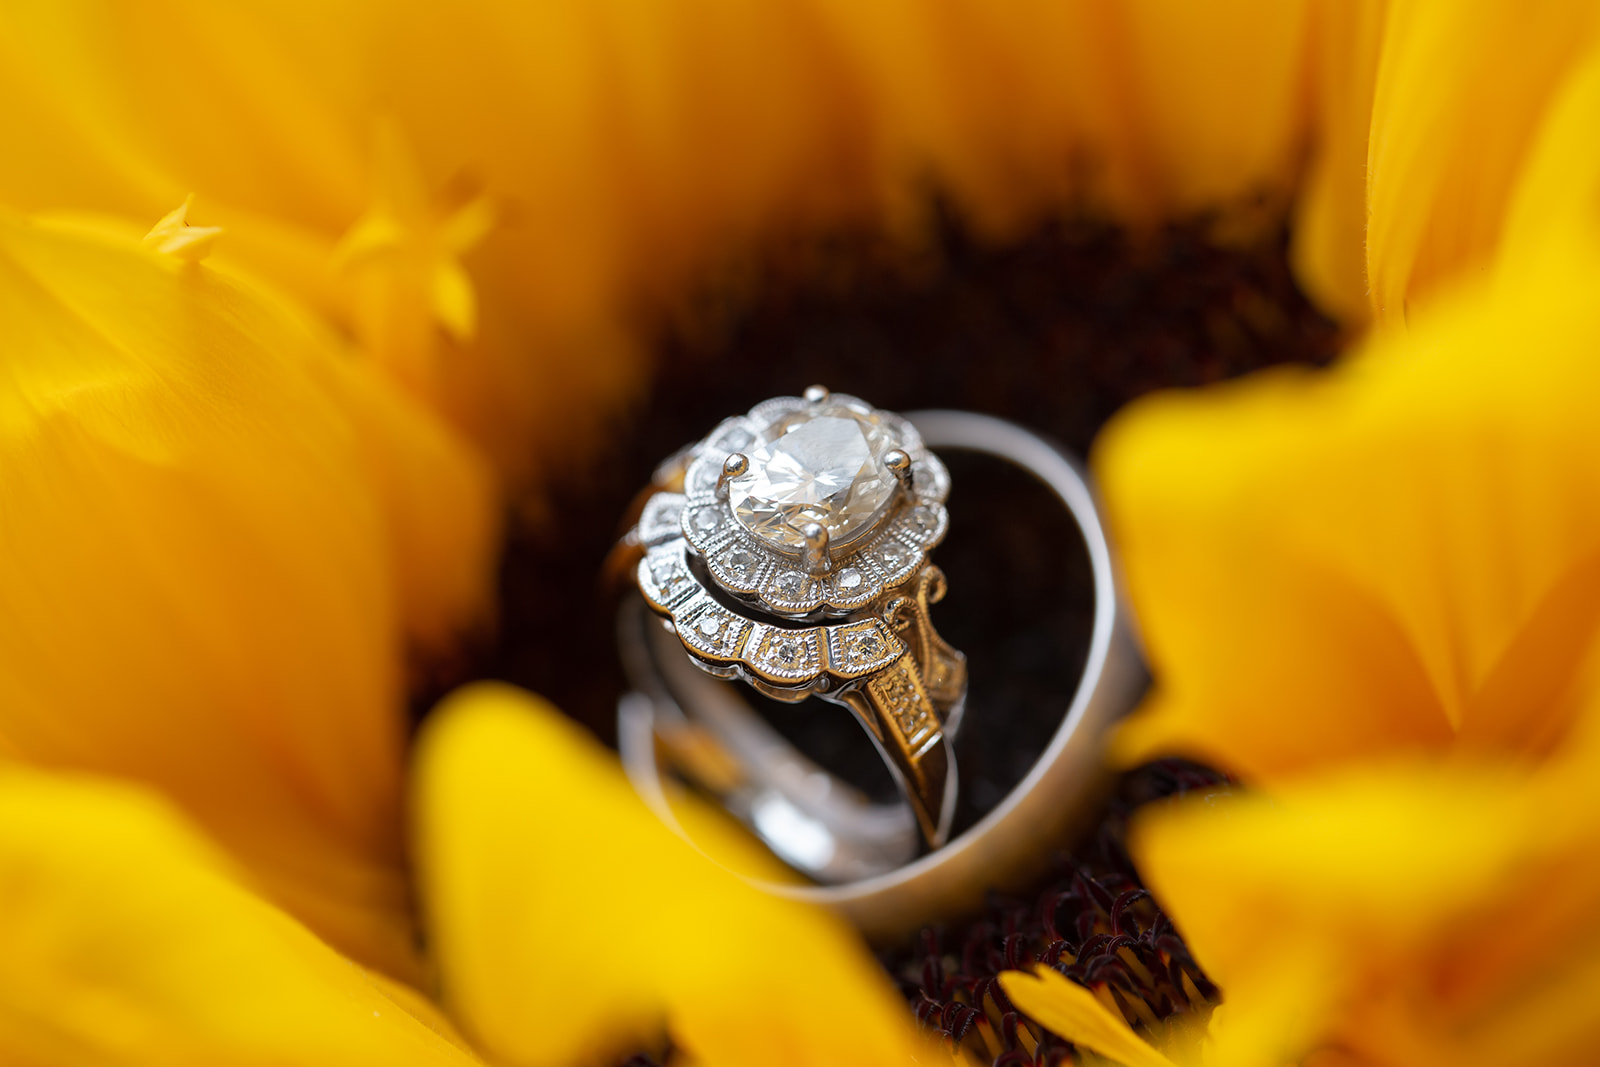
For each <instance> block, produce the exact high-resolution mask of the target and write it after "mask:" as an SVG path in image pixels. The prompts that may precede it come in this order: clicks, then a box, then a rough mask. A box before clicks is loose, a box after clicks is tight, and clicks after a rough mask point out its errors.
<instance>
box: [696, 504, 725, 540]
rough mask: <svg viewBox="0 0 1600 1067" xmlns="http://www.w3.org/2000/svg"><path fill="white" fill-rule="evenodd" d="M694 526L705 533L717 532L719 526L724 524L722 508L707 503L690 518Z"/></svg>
mask: <svg viewBox="0 0 1600 1067" xmlns="http://www.w3.org/2000/svg"><path fill="white" fill-rule="evenodd" d="M690 521H691V522H693V523H694V528H695V529H696V530H698V531H700V532H701V533H703V534H713V533H716V532H717V527H719V526H721V525H722V509H721V508H718V507H712V506H710V505H707V506H706V507H703V508H700V509H698V510H696V511H695V513H694V515H693V516H692V517H691V519H690Z"/></svg>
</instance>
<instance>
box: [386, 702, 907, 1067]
mask: <svg viewBox="0 0 1600 1067" xmlns="http://www.w3.org/2000/svg"><path fill="white" fill-rule="evenodd" d="M419 744H420V749H419V752H418V757H417V760H418V771H417V775H418V777H417V787H416V796H415V810H416V812H417V818H418V832H417V842H416V854H417V857H418V864H419V876H420V879H421V885H422V889H423V896H424V904H425V911H426V915H427V919H428V924H429V936H430V941H431V943H432V944H433V946H434V947H435V949H436V952H437V959H438V964H439V970H440V977H441V982H442V984H443V988H444V995H445V999H446V1003H447V1004H448V1005H449V1006H450V1007H451V1008H452V1010H453V1013H454V1014H455V1016H456V1017H457V1018H458V1019H460V1020H461V1023H462V1025H463V1027H464V1028H465V1029H466V1030H467V1032H468V1033H469V1034H470V1035H471V1036H472V1037H473V1038H474V1039H475V1040H476V1042H477V1043H478V1044H479V1045H480V1047H482V1048H483V1049H484V1050H485V1051H486V1052H487V1053H489V1054H490V1055H492V1056H493V1057H495V1058H497V1059H499V1060H501V1061H503V1062H506V1063H511V1064H562V1063H573V1062H598V1061H601V1060H603V1059H605V1058H606V1057H620V1056H623V1055H626V1054H627V1053H628V1052H630V1051H635V1050H637V1049H638V1048H640V1047H644V1046H647V1045H650V1044H652V1043H654V1042H655V1041H657V1040H659V1037H660V1035H661V1034H662V1033H663V1032H670V1034H671V1035H672V1038H673V1041H674V1043H675V1045H676V1046H677V1047H678V1048H680V1049H682V1050H683V1051H684V1052H685V1053H687V1054H688V1055H689V1056H690V1057H691V1059H692V1060H693V1061H694V1062H697V1063H703V1064H706V1065H708V1067H719V1065H732V1064H739V1063H748V1062H752V1061H759V1062H761V1063H767V1064H781V1065H802V1064H818V1065H820V1064H854V1063H860V1064H885V1063H901V1062H907V1061H908V1059H909V1058H910V1057H911V1055H912V1053H913V1051H914V1050H916V1049H918V1048H919V1047H920V1046H919V1045H918V1044H917V1043H916V1042H915V1040H914V1038H913V1034H912V1030H911V1026H910V1018H909V1014H908V1013H907V1012H906V1010H905V1007H904V1004H903V1002H901V1001H900V1000H899V998H898V997H897V996H896V995H895V994H894V992H893V991H892V990H891V989H890V988H889V986H888V983H887V982H886V980H885V979H884V976H883V975H882V973H881V972H879V971H878V969H877V967H876V965H875V964H874V963H873V961H872V960H871V958H870V957H869V956H868V955H867V953H866V952H865V950H864V949H863V948H862V947H861V946H860V945H859V944H857V943H856V941H855V940H854V938H853V937H852V936H851V935H850V934H849V933H848V932H847V931H846V930H845V929H844V928H843V926H842V925H841V924H840V923H839V922H838V921H837V920H835V919H834V918H832V917H831V916H828V915H826V914H824V913H822V912H820V911H815V910H812V909H810V908H807V907H803V906H800V905H798V904H794V903H791V902H788V901H784V900H780V899H778V898H776V897H771V896H768V895H766V894H764V893H761V892H759V891H758V890H756V889H754V888H752V887H751V886H749V885H748V884H746V883H745V882H743V881H741V880H740V879H739V878H737V877H735V876H734V875H732V874H730V873H729V872H727V871H726V870H724V869H723V868H721V867H719V866H717V865H715V864H713V863H711V862H710V861H708V860H707V859H706V858H705V857H703V856H701V855H700V854H699V853H697V852H695V851H694V850H693V849H692V848H690V847H689V846H688V845H687V844H685V843H684V842H682V841H681V840H680V839H678V838H677V837H676V836H674V835H673V834H672V833H671V832H670V831H668V830H667V829H666V827H665V826H664V825H662V824H661V823H660V821H659V820H657V818H656V817H655V816H654V815H653V814H651V813H650V811H649V810H648V809H647V808H645V806H644V805H643V803H642V802H641V801H640V800H639V799H638V798H637V797H636V796H635V795H634V794H633V791H632V789H631V787H630V786H629V785H628V783H627V781H626V779H625V778H623V776H622V773H621V771H620V769H619V768H618V767H617V765H616V762H615V759H614V757H612V756H611V755H610V754H609V753H606V752H604V751H603V750H602V749H600V748H599V746H598V745H596V744H595V743H594V742H592V741H591V740H589V739H588V738H587V737H586V736H584V735H583V734H582V732H581V731H580V730H579V729H578V728H577V727H576V726H575V725H573V724H572V723H570V722H569V721H567V720H565V719H563V718H561V716H559V715H558V714H557V713H556V712H555V711H554V710H553V709H551V708H550V707H549V706H548V705H545V704H544V703H543V702H541V701H539V700H538V699H537V698H535V697H532V696H529V695H528V694H526V693H522V692H520V691H518V690H515V689H512V688H510V687H507V686H503V685H490V684H481V685H476V686H473V687H471V688H469V689H466V690H462V691H460V692H458V693H457V694H456V695H454V696H452V697H451V698H450V699H449V700H448V701H447V702H446V704H445V705H444V706H443V707H442V708H441V709H439V710H437V711H436V712H435V713H434V715H433V717H432V718H431V719H430V721H429V723H428V726H427V728H426V730H425V733H424V734H423V736H422V739H421V741H420V742H419ZM819 997H822V998H825V999H826V1006H825V1007H821V1006H819V1005H818V1004H817V998H819ZM819 1012H821V1013H824V1014H825V1015H826V1017H827V1019H828V1024H827V1025H826V1026H817V1025H816V1018H817V1016H818V1013H819Z"/></svg>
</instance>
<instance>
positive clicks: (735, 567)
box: [723, 548, 756, 575]
mask: <svg viewBox="0 0 1600 1067" xmlns="http://www.w3.org/2000/svg"><path fill="white" fill-rule="evenodd" d="M723 562H724V563H726V564H727V565H728V569H729V570H730V571H732V572H733V573H735V574H739V575H749V574H750V573H751V572H753V571H754V570H755V569H756V554H755V553H754V552H752V551H750V550H749V549H748V548H736V549H734V550H733V551H732V552H729V553H728V554H727V555H726V556H724V557H723Z"/></svg>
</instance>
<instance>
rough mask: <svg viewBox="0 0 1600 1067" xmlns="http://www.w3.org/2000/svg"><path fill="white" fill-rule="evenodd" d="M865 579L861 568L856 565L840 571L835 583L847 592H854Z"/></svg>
mask: <svg viewBox="0 0 1600 1067" xmlns="http://www.w3.org/2000/svg"><path fill="white" fill-rule="evenodd" d="M865 581H866V577H865V576H864V575H863V574H862V573H861V571H860V570H858V569H857V568H855V567H846V568H845V569H844V570H842V571H840V572H839V576H838V577H837V578H836V579H834V584H835V585H837V586H838V587H839V588H840V589H842V590H844V591H845V592H846V593H853V592H855V591H856V590H857V589H860V588H861V584H862V583H863V582H865Z"/></svg>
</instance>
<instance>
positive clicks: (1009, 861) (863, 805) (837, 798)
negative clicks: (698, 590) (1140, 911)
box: [618, 411, 1146, 936]
mask: <svg viewBox="0 0 1600 1067" xmlns="http://www.w3.org/2000/svg"><path fill="white" fill-rule="evenodd" d="M907 417H908V418H909V419H910V420H911V421H912V422H913V423H914V424H915V425H916V426H917V428H918V429H919V430H920V431H921V433H922V434H923V437H924V439H925V441H926V442H927V444H928V445H929V446H930V447H933V448H937V449H952V450H966V451H972V452H978V453H984V454H989V455H992V456H995V457H998V458H1000V459H1003V460H1006V461H1008V462H1010V463H1013V464H1015V465H1016V466H1018V467H1020V468H1022V469H1023V470H1025V471H1027V472H1028V473H1030V474H1031V475H1033V476H1034V477H1035V478H1037V479H1038V480H1039V481H1040V482H1042V483H1043V484H1044V485H1045V486H1046V487H1048V488H1049V489H1050V490H1051V491H1052V493H1053V494H1054V495H1055V496H1056V497H1057V498H1058V499H1059V500H1060V502H1061V503H1062V504H1063V505H1064V506H1065V507H1066V508H1067V509H1068V511H1069V512H1070V513H1071V514H1072V515H1073V517H1074V519H1075V520H1076V522H1077V525H1078V527H1079V529H1080V531H1081V533H1082V535H1083V539H1084V544H1085V547H1086V549H1087V552H1088V556H1089V561H1090V565H1091V570H1092V574H1093V579H1094V590H1095V604H1094V624H1093V630H1092V633H1091V638H1090V649H1089V653H1088V657H1087V661H1086V664H1085V670H1084V674H1083V677H1082V679H1081V681H1080V683H1079V685H1078V689H1077V692H1076V693H1075V694H1074V696H1073V698H1072V701H1071V703H1070V706H1069V707H1068V708H1067V711H1066V714H1065V716H1064V718H1063V720H1062V722H1061V724H1060V726H1059V727H1058V729H1057V731H1056V733H1055V735H1054V736H1053V737H1052V739H1051V741H1050V743H1049V745H1048V746H1047V747H1046V750H1045V752H1044V753H1043V754H1042V755H1041V757H1040V758H1039V760H1038V761H1037V762H1036V764H1035V765H1034V767H1033V768H1032V770H1030V772H1029V773H1028V775H1027V776H1026V777H1025V778H1024V779H1023V781H1022V782H1021V783H1020V784H1019V785H1018V786H1017V787H1016V788H1015V789H1014V790H1013V791H1012V792H1011V794H1009V795H1008V796H1007V797H1006V798H1005V799H1004V800H1002V802H1001V803H1000V804H999V805H998V806H997V807H996V808H995V809H994V810H992V811H990V812H989V813H988V814H987V815H986V816H984V818H982V819H981V820H979V822H978V823H977V824H976V825H974V826H973V827H971V828H970V829H969V830H967V831H966V832H965V833H963V834H962V835H960V836H959V837H958V838H956V840H954V841H952V842H950V843H949V844H948V845H946V846H945V847H943V848H940V849H937V850H935V851H933V852H931V853H928V854H926V855H923V856H922V857H921V858H915V857H916V852H917V848H918V839H919V837H920V836H921V834H920V833H919V831H918V823H917V819H916V818H915V817H914V815H913V812H912V811H911V810H910V809H909V808H908V806H907V805H906V804H894V805H882V804H873V803H871V802H870V801H869V800H868V799H867V798H866V797H865V796H863V795H862V794H861V793H860V792H859V791H857V790H855V789H854V788H853V787H851V786H849V785H848V784H847V783H844V782H843V781H841V780H840V779H838V778H837V777H835V776H833V775H831V774H828V773H827V772H826V771H823V770H822V769H821V768H819V767H817V766H816V765H815V764H813V763H811V762H810V761H809V760H807V759H806V757H804V756H803V755H801V754H800V753H799V752H798V751H797V750H795V749H794V748H793V746H791V745H790V744H789V743H788V742H787V741H786V740H784V739H783V738H781V737H780V736H778V735H777V733H776V731H774V730H773V729H772V728H771V727H770V726H768V725H767V724H766V723H764V722H762V721H761V719H760V717H759V716H757V715H756V714H755V712H754V711H753V710H752V709H751V708H750V707H749V705H748V704H747V703H746V702H745V701H743V700H742V699H741V698H740V697H739V696H738V695H737V693H736V692H735V690H734V687H733V686H731V685H729V684H728V683H726V682H720V681H717V680H716V679H713V678H711V677H710V676H708V675H705V674H703V673H702V672H700V671H699V670H698V669H697V668H695V667H694V666H693V665H692V664H690V663H689V662H688V661H687V657H685V656H684V655H683V654H682V649H681V645H679V643H678V641H677V638H676V637H675V636H674V635H673V634H671V633H664V632H662V630H661V628H660V627H659V626H657V625H655V624H654V623H653V621H652V620H649V619H648V617H647V616H646V613H645V612H644V611H643V610H642V605H635V607H636V608H638V609H639V610H637V611H635V612H633V614H634V615H635V616H636V618H637V622H638V625H632V626H630V624H629V623H628V622H627V621H626V616H627V615H628V614H629V612H624V620H623V622H622V637H623V650H624V659H625V665H626V666H627V667H628V670H629V674H630V676H631V677H632V680H633V681H634V684H635V686H636V688H637V689H638V692H637V693H634V694H630V695H629V696H628V697H626V698H624V701H623V703H622V705H621V706H620V708H619V722H618V726H619V743H620V747H621V749H622V755H623V760H624V765H625V767H626V769H627V772H628V774H629V776H630V778H631V779H632V780H633V782H634V785H635V787H636V789H638V791H639V792H640V794H641V796H642V797H643V798H644V799H645V800H646V801H647V803H649V804H650V805H651V806H652V807H653V808H654V809H655V810H656V812H657V814H658V815H660V816H661V817H662V818H663V819H664V820H666V821H667V822H668V823H669V824H670V825H673V826H674V827H676V828H677V829H678V830H679V832H680V833H682V834H683V836H685V837H686V838H688V837H689V835H688V834H687V833H686V832H684V831H683V829H682V827H681V826H678V824H677V820H676V818H675V817H674V816H673V815H672V811H671V805H670V804H669V803H668V801H667V796H666V792H665V789H664V784H663V778H662V762H661V756H662V754H663V753H664V754H665V755H666V756H667V758H668V761H669V762H670V763H672V764H673V765H674V766H676V767H677V768H678V769H679V770H680V771H687V772H688V774H689V777H691V778H694V779H695V780H696V781H697V782H698V783H699V784H701V785H702V786H709V787H710V788H711V791H712V792H714V793H715V794H716V795H717V796H718V798H719V799H720V800H721V801H722V803H723V804H724V806H726V807H727V808H728V810H729V811H730V812H732V813H733V814H734V815H736V816H737V817H739V818H740V819H741V820H742V821H744V822H745V823H746V824H747V825H749V826H750V827H751V829H752V830H754V831H755V832H756V834H757V835H758V836H760V837H762V838H763V840H765V841H766V842H767V844H768V845H769V846H770V847H771V848H772V849H773V850H774V852H776V853H777V854H778V855H779V856H780V857H781V858H783V859H784V860H785V861H786V862H788V863H790V864H791V865H792V866H794V867H796V868H797V869H799V870H802V871H804V872H806V873H808V874H810V875H811V876H812V877H814V878H816V879H817V880H818V881H823V882H827V883H836V884H826V885H818V886H792V885H767V888H769V889H771V890H772V891H773V892H777V893H781V894H783V895H787V896H792V897H798V898H801V899H806V900H812V901H815V902H818V903H823V904H828V905H832V906H834V907H836V908H838V909H839V910H841V911H844V912H845V913H846V914H848V915H849V916H850V917H851V918H852V919H854V920H855V921H856V922H857V923H858V925H861V926H862V927H863V928H864V929H865V930H866V931H867V932H868V933H869V934H877V935H883V936H892V935H893V934H895V933H897V932H899V931H901V930H904V929H907V928H910V927H913V926H915V925H916V924H918V923H920V922H923V921H925V920H926V919H927V918H929V917H931V916H933V915H937V914H945V913H948V912H949V911H951V910H952V909H955V908H959V907H961V906H963V903H964V902H965V903H971V902H973V901H975V900H976V898H977V897H978V896H979V895H981V893H982V891H983V889H984V888H986V887H991V886H997V885H1002V884H1004V883H1005V882H1007V881H1008V880H1010V878H1012V877H1014V876H1017V875H1019V874H1020V873H1021V872H1022V871H1023V870H1024V869H1026V868H1027V867H1028V866H1029V865H1030V860H1037V859H1038V858H1039V857H1038V856H1037V855H1036V853H1037V852H1040V851H1045V850H1038V849H1034V848H1030V847H1029V846H1030V845H1031V844H1035V843H1037V842H1039V841H1041V840H1052V839H1058V838H1059V836H1060V835H1061V834H1062V833H1064V832H1065V830H1066V828H1067V827H1068V826H1069V825H1070V824H1071V823H1072V822H1073V821H1074V820H1075V819H1076V818H1077V817H1078V816H1079V815H1080V813H1081V811H1082V810H1083V808H1084V807H1086V805H1087V804H1088V803H1089V802H1091V801H1092V799H1093V797H1094V794H1095V790H1094V789H1093V787H1092V783H1093V782H1094V781H1095V780H1096V779H1097V778H1098V777H1099V749H1100V735H1101V734H1102V732H1103V729H1104V727H1105V726H1107V725H1108V724H1109V723H1110V722H1112V721H1113V720H1114V719H1115V718H1116V717H1118V716H1120V715H1121V714H1122V713H1123V712H1125V711H1126V710H1127V709H1128V708H1129V707H1131V706H1132V704H1133V703H1134V701H1135V700H1136V699H1137V697H1138V695H1139V693H1140V692H1142V690H1143V688H1144V685H1145V683H1146V676H1145V673H1144V669H1143V665H1142V662H1141V660H1140V657H1139V655H1138V652H1137V647H1136V642H1135V640H1134V637H1133V634H1132V632H1131V629H1130V627H1129V624H1128V622H1127V619H1126V615H1125V613H1124V612H1123V610H1122V609H1121V606H1120V604H1119V602H1118V596H1117V586H1116V580H1115V573H1114V569H1113V566H1112V562H1111V558H1110V552H1109V548H1108V546H1107V544H1106V540H1105V536H1104V532H1103V530H1102V528H1101V525H1100V521H1099V515H1098V511H1097V509H1096V507H1095V503H1094V500H1093V497H1092V494H1091V492H1090V490H1089V488H1088V486H1087V485H1086V484H1085V482H1084V479H1083V477H1082V475H1081V474H1080V472H1079V471H1078V469H1077V467H1076V465H1075V464H1074V463H1073V462H1072V461H1071V460H1070V459H1068V458H1067V457H1066V456H1064V455H1063V454H1062V453H1061V452H1060V451H1059V450H1057V449H1056V448H1055V447H1054V446H1052V445H1051V444H1049V443H1048V442H1046V441H1045V440H1043V439H1042V438H1040V437H1038V436H1037V435H1035V434H1032V433H1031V432H1029V431H1027V430H1024V429H1022V428H1021V427H1018V426H1016V425H1015V424H1012V423H1009V422H1005V421H1003V420H1000V419H995V418H990V417H988V416H983V415H976V414H971V413H966V412H951V411H931V412H919V413H911V414H909V415H908V416H907ZM630 630H631V632H632V634H634V635H637V636H634V637H630ZM651 631H653V634H652V633H651ZM641 637H642V638H643V639H642V640H641V639H640V638H641ZM863 688H864V689H867V690H868V691H869V692H870V688H871V687H870V686H867V687H863ZM855 701H856V705H855V706H853V710H855V711H856V713H857V715H858V717H860V718H861V719H862V721H863V723H864V724H868V725H869V732H872V731H871V728H870V723H871V721H872V718H871V716H872V715H874V714H880V715H881V714H882V713H883V712H882V709H880V708H877V707H874V706H873V702H872V700H871V698H870V696H866V695H861V694H858V695H857V696H856V698H855ZM861 704H865V705H867V706H866V707H862V706H859V705H861ZM685 709H688V710H687V712H686V710H685ZM955 710H956V712H957V713H959V710H960V709H959V708H957V709H955ZM949 719H950V722H949V724H948V728H947V729H946V730H945V731H943V732H942V734H941V736H940V739H939V742H938V748H939V749H940V750H941V751H943V752H945V753H946V754H948V755H950V756H951V757H952V758H953V753H950V752H949V738H948V736H947V735H948V734H950V733H953V731H954V726H955V723H956V719H957V714H952V715H951V716H949ZM675 735H676V736H677V738H678V739H679V741H680V742H681V741H682V739H683V738H685V737H692V738H696V739H697V741H698V742H699V743H700V747H702V748H703V747H705V745H709V746H710V747H711V748H712V749H719V750H720V751H721V753H722V755H723V756H724V757H725V758H724V759H723V760H722V761H721V762H722V764H723V766H724V768H725V769H727V768H732V771H733V773H732V774H726V775H724V776H723V781H721V782H720V783H716V782H708V778H715V777H716V775H715V774H711V775H707V774H704V773H696V772H695V768H694V766H693V764H694V762H695V761H694V758H693V757H692V756H689V757H685V756H684V754H683V751H681V750H684V749H685V748H688V749H694V748H695V747H696V744H689V745H687V746H685V745H684V744H681V743H674V742H673V738H674V736H675ZM874 740H875V741H876V742H878V743H879V745H880V751H883V739H882V738H881V737H877V736H875V737H874ZM885 755H886V762H889V763H890V765H891V767H893V766H894V761H893V759H892V758H890V753H888V752H885ZM951 770H953V766H952V767H951ZM908 784H909V783H908ZM954 784H955V779H954V775H953V773H952V774H949V775H948V777H947V781H946V788H947V789H948V790H949V791H950V793H951V794H952V796H951V798H950V802H948V803H946V804H945V805H944V809H945V815H946V817H948V813H949V811H951V810H952V809H953V808H954V804H953V792H954ZM719 785H720V788H719V787H718V786H719ZM906 792H907V793H908V794H909V793H911V792H912V790H911V789H907V790H906ZM924 822H926V819H925V818H924ZM690 840H691V843H693V840H692V838H690Z"/></svg>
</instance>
